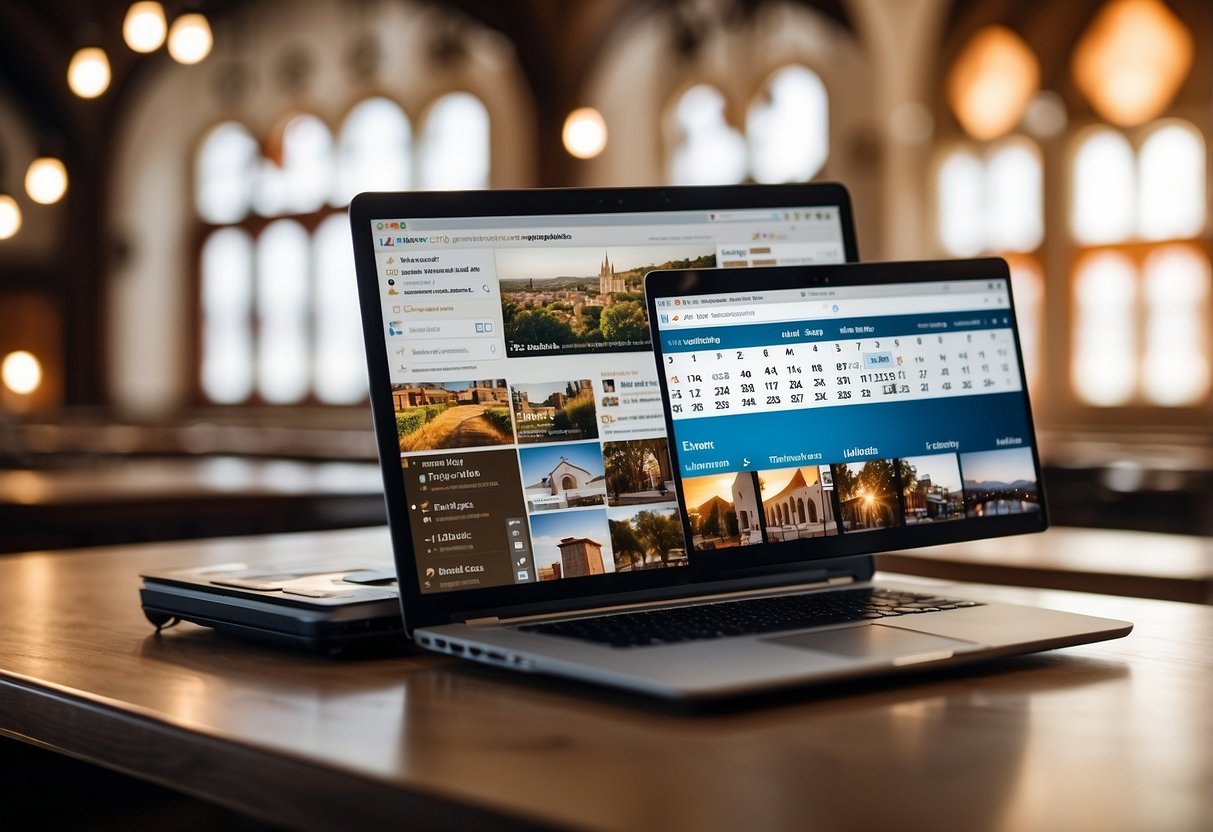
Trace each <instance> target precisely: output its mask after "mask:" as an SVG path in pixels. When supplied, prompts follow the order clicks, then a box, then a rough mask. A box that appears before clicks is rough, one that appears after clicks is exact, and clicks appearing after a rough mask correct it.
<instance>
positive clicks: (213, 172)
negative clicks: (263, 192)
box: [194, 121, 261, 224]
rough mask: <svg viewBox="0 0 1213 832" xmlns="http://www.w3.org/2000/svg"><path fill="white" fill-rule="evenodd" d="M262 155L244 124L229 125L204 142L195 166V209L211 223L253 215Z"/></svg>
mask: <svg viewBox="0 0 1213 832" xmlns="http://www.w3.org/2000/svg"><path fill="white" fill-rule="evenodd" d="M260 158H261V151H260V149H259V148H258V147H257V142H256V141H255V140H254V139H253V137H252V136H251V135H250V134H249V132H248V130H247V129H245V127H244V125H243V124H237V123H236V122H232V121H228V122H224V123H223V124H220V125H217V126H216V127H214V128H213V129H212V130H211V131H210V132H209V133H208V134H207V135H206V138H204V139H203V140H202V146H201V148H200V149H199V151H198V157H197V160H196V161H195V164H194V177H195V181H196V182H197V183H198V185H197V188H196V189H195V191H194V205H195V207H196V208H197V209H198V216H200V217H202V219H203V220H205V221H206V222H209V223H214V224H221V223H231V222H239V221H240V220H242V219H244V217H245V216H246V215H247V214H248V212H249V207H250V203H251V199H252V183H253V177H254V174H255V171H256V169H257V162H258V160H259V159H260Z"/></svg>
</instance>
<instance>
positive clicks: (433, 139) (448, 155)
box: [417, 92, 489, 190]
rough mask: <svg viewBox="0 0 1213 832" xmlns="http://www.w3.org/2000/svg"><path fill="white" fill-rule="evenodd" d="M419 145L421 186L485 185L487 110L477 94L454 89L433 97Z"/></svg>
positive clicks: (432, 187) (470, 186) (459, 186)
mask: <svg viewBox="0 0 1213 832" xmlns="http://www.w3.org/2000/svg"><path fill="white" fill-rule="evenodd" d="M420 145H421V146H420V166H419V169H418V171H417V174H418V181H419V184H420V185H421V187H423V188H427V189H436V190H448V189H450V190H456V189H464V188H486V187H488V184H489V113H488V110H486V109H485V108H484V104H482V103H480V99H479V98H477V97H476V96H474V95H470V94H469V93H466V92H456V93H451V94H450V95H444V96H443V97H442V98H439V99H438V100H437V101H435V102H434V103H433V105H431V107H430V110H429V113H428V114H427V115H426V119H425V125H424V127H423V128H422V131H421V143H420Z"/></svg>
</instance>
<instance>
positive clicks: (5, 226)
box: [0, 194, 21, 240]
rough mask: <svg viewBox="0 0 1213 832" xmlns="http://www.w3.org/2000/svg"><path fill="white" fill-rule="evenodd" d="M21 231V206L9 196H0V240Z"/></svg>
mask: <svg viewBox="0 0 1213 832" xmlns="http://www.w3.org/2000/svg"><path fill="white" fill-rule="evenodd" d="M20 230H21V206H20V205H18V204H17V200H15V199H13V198H12V197H11V196H9V195H8V194H0V240H7V239H8V238H9V237H12V236H13V235H14V234H16V233H17V232H18V231H20Z"/></svg>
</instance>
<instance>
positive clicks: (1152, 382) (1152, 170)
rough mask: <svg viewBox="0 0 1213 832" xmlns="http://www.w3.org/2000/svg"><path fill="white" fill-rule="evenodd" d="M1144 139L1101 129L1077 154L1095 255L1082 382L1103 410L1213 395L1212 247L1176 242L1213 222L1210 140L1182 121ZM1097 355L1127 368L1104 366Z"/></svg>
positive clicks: (1077, 213)
mask: <svg viewBox="0 0 1213 832" xmlns="http://www.w3.org/2000/svg"><path fill="white" fill-rule="evenodd" d="M1141 136H1142V140H1141V142H1140V144H1139V145H1138V146H1137V147H1136V148H1135V147H1134V145H1133V143H1131V142H1130V140H1129V137H1128V136H1127V135H1126V134H1125V133H1122V132H1121V131H1119V130H1114V129H1112V128H1110V127H1100V128H1097V129H1095V130H1093V131H1090V132H1089V133H1087V134H1086V135H1085V136H1084V137H1083V138H1082V139H1081V140H1080V142H1079V145H1078V149H1077V151H1076V152H1075V163H1074V174H1073V175H1074V180H1073V184H1072V202H1073V206H1074V207H1073V213H1072V215H1071V227H1072V231H1073V235H1074V239H1075V240H1076V242H1078V243H1079V244H1080V246H1082V249H1083V252H1084V253H1083V254H1082V256H1081V257H1080V258H1079V260H1078V265H1077V266H1076V267H1075V270H1074V275H1073V281H1074V298H1075V309H1074V318H1075V340H1074V343H1073V351H1072V358H1071V366H1072V370H1073V376H1072V378H1073V382H1074V384H1073V389H1074V392H1075V394H1076V396H1077V398H1078V399H1079V401H1080V402H1082V403H1084V404H1089V405H1095V406H1100V407H1109V406H1118V405H1127V404H1143V405H1151V406H1156V407H1191V406H1194V405H1199V404H1202V403H1203V402H1205V401H1206V400H1207V399H1208V397H1209V393H1210V379H1209V374H1210V365H1211V363H1213V347H1211V346H1210V343H1209V330H1210V312H1211V310H1210V288H1209V282H1210V277H1209V272H1210V267H1209V257H1208V254H1207V252H1206V251H1205V250H1203V249H1202V248H1200V247H1197V246H1195V245H1191V244H1186V243H1177V242H1175V241H1181V240H1191V239H1192V238H1195V237H1197V236H1199V235H1200V234H1201V233H1203V231H1204V228H1205V225H1206V222H1207V213H1206V207H1205V206H1206V201H1207V192H1206V184H1205V170H1206V165H1205V153H1206V149H1205V143H1204V140H1203V138H1202V137H1201V135H1200V131H1198V130H1197V129H1196V128H1195V127H1194V126H1193V125H1191V124H1190V123H1188V122H1184V121H1179V120H1176V119H1172V120H1167V121H1163V122H1159V123H1157V124H1154V125H1148V126H1147V127H1146V128H1145V130H1144V131H1143V133H1142V134H1141ZM1143 242H1144V244H1143ZM1113 304H1114V305H1115V309H1112V308H1111V306H1112V305H1113ZM1102 307H1108V308H1102ZM1091 316H1095V317H1091ZM1100 316H1102V318H1103V322H1102V323H1100V322H1099V321H1097V320H1096V318H1098V317H1100ZM1089 317H1091V320H1090V323H1089V324H1087V323H1084V321H1086V320H1087V319H1088V318H1089ZM1088 329H1089V330H1090V331H1091V333H1092V334H1091V336H1090V340H1088V339H1087V338H1086V337H1085V336H1083V334H1082V333H1083V332H1085V331H1087V330H1088ZM1097 330H1102V332H1103V335H1102V340H1103V342H1104V343H1103V345H1102V346H1101V347H1097V345H1096V343H1095V341H1096V340H1099V339H1100V336H1099V334H1098V333H1097ZM1099 350H1102V352H1103V356H1102V357H1100V358H1098V359H1097V358H1096V353H1097V352H1098V351H1099ZM1097 360H1098V361H1104V362H1107V363H1116V364H1118V365H1119V366H1118V368H1117V369H1116V370H1110V369H1103V370H1096V369H1095V368H1094V366H1093V365H1094V364H1095V363H1096V361H1097ZM1079 367H1084V368H1086V371H1085V372H1083V373H1081V374H1080V373H1079V372H1078V368H1079ZM1090 373H1093V375H1090ZM1095 379H1103V381H1102V382H1097V381H1096V380H1095ZM1100 383H1102V384H1104V385H1106V389H1098V385H1099V384H1100Z"/></svg>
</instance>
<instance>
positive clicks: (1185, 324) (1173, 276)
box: [1142, 244, 1213, 407]
mask: <svg viewBox="0 0 1213 832" xmlns="http://www.w3.org/2000/svg"><path fill="white" fill-rule="evenodd" d="M1142 277H1143V279H1142V295H1143V298H1142V300H1143V303H1144V305H1145V310H1146V314H1145V318H1146V320H1145V344H1144V356H1143V359H1142V388H1143V392H1144V393H1145V396H1146V398H1147V399H1148V400H1150V401H1152V402H1155V403H1157V404H1160V405H1165V406H1168V407H1180V406H1184V405H1192V404H1197V403H1199V402H1200V401H1202V400H1203V399H1205V398H1206V397H1207V396H1208V395H1209V381H1210V356H1209V347H1208V344H1209V335H1210V333H1209V320H1208V311H1207V310H1208V307H1209V296H1210V282H1211V280H1213V276H1211V275H1210V269H1209V259H1208V257H1205V256H1202V253H1201V252H1200V250H1198V249H1196V248H1194V247H1193V246H1190V245H1182V244H1181V245H1169V246H1165V247H1163V248H1159V249H1157V250H1155V251H1153V252H1152V253H1151V254H1150V255H1149V256H1148V257H1147V258H1146V261H1145V263H1144V264H1143V266H1142Z"/></svg>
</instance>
